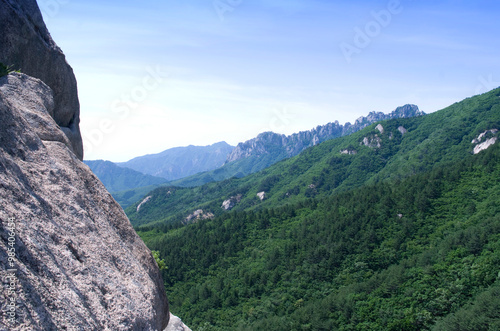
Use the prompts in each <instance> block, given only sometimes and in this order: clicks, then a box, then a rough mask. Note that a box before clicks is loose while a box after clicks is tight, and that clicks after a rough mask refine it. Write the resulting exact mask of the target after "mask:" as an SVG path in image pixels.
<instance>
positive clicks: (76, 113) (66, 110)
mask: <svg viewBox="0 0 500 331" xmlns="http://www.w3.org/2000/svg"><path fill="white" fill-rule="evenodd" d="M0 45H1V46H0V62H2V63H4V64H5V65H9V66H10V65H13V68H14V69H21V71H22V72H23V73H25V74H27V75H29V76H32V77H35V78H39V79H40V80H42V81H43V82H44V83H45V84H47V85H48V86H49V87H50V88H51V89H52V91H53V92H54V107H53V108H52V109H50V110H49V114H50V116H52V118H53V119H54V120H55V122H56V123H57V124H58V125H59V126H60V127H61V129H62V131H63V132H64V133H65V134H66V136H67V137H68V139H69V141H70V142H71V148H72V150H73V151H74V153H75V154H76V155H77V157H78V158H79V159H80V160H82V159H83V145H82V137H81V134H80V128H79V123H80V104H79V101H78V93H77V83H76V79H75V75H74V74H73V70H72V69H71V67H70V66H69V65H68V63H67V62H66V59H65V56H64V54H63V53H62V51H61V49H60V48H59V47H57V45H56V44H55V42H54V41H53V40H52V38H51V36H50V33H49V32H48V30H47V27H46V26H45V23H44V22H43V19H42V14H41V13H40V10H39V8H38V5H37V3H36V1H35V0H0Z"/></svg>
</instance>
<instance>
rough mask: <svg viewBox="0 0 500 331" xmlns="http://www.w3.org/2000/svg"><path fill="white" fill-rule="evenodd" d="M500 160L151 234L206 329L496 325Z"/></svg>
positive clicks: (186, 309)
mask: <svg viewBox="0 0 500 331" xmlns="http://www.w3.org/2000/svg"><path fill="white" fill-rule="evenodd" d="M499 160H500V145H499V144H496V145H493V146H492V147H490V148H488V149H487V150H486V151H482V152H480V153H479V154H477V155H472V154H470V153H469V154H467V155H465V156H464V157H463V158H462V160H460V161H457V162H454V163H453V164H452V166H450V165H449V164H448V165H445V164H443V165H441V166H437V167H434V168H433V169H432V170H430V171H426V172H422V173H420V174H416V175H413V176H410V177H408V178H405V179H402V180H396V181H393V182H379V183H376V184H370V185H364V186H362V187H360V188H357V189H352V190H349V191H346V192H343V193H339V194H335V195H333V196H330V197H323V198H316V199H306V200H303V201H301V202H296V203H293V204H287V205H285V206H282V207H276V208H265V209H264V208H263V209H261V210H259V211H254V210H247V211H233V212H229V213H224V214H222V215H221V216H219V217H216V218H214V219H213V220H205V221H199V222H198V223H195V224H191V225H189V226H184V227H180V228H175V227H172V228H171V229H169V230H168V231H166V232H165V233H162V232H161V231H159V230H158V229H152V230H150V231H148V232H139V234H140V235H141V237H142V238H143V239H144V240H145V242H146V243H147V245H148V246H149V247H150V248H151V249H153V250H158V251H160V255H161V257H162V258H163V259H164V260H165V262H166V264H167V266H168V269H167V270H165V271H164V274H163V277H164V280H165V283H166V285H167V288H168V289H169V298H170V301H171V306H172V311H173V312H174V313H177V314H181V315H182V316H183V319H184V320H185V321H186V323H188V324H189V325H191V326H192V327H194V329H203V330H337V329H338V330H430V329H433V330H495V329H496V328H498V327H499V326H500V316H499V315H498V311H499V307H500V296H499V295H498V294H499V292H500V280H499V274H498V272H499V270H500V205H499V204H498V201H500V163H499V162H498V161H499Z"/></svg>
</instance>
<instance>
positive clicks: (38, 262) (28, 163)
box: [0, 74, 169, 330]
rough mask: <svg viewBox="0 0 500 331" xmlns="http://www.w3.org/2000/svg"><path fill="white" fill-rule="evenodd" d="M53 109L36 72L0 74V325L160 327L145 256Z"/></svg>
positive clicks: (155, 288) (164, 307)
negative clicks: (31, 73) (75, 148)
mask: <svg viewBox="0 0 500 331" xmlns="http://www.w3.org/2000/svg"><path fill="white" fill-rule="evenodd" d="M55 109H57V101H56V100H55V98H54V93H53V91H52V90H51V89H50V88H49V86H47V85H46V84H44V83H43V82H42V81H40V80H39V79H35V78H32V77H29V76H27V75H24V74H10V75H8V76H5V77H2V78H0V119H1V120H0V201H2V209H1V210H0V237H1V240H0V278H1V279H2V281H3V282H4V284H3V286H4V288H3V289H2V291H0V304H1V309H0V329H2V330H4V329H8V330H29V329H32V330H64V329H66V330H106V329H107V330H163V329H164V328H165V327H166V326H167V323H168V320H169V312H168V302H167V298H166V295H165V291H164V288H163V282H162V279H161V275H160V271H159V270H158V267H157V265H156V263H155V260H154V258H153V256H152V254H151V252H150V251H149V250H148V249H147V247H146V246H145V245H144V243H143V242H142V241H141V239H140V238H139V237H138V236H137V234H136V233H135V232H134V230H133V228H132V226H131V225H130V222H129V221H128V219H127V217H126V216H125V214H124V212H123V210H122V209H121V208H120V206H119V205H118V204H117V203H116V202H115V201H114V200H113V198H112V197H111V195H110V194H109V193H108V192H107V191H106V189H105V188H104V186H103V185H102V183H101V182H100V181H99V180H98V179H97V178H96V177H95V176H94V175H93V174H92V172H91V171H90V169H89V168H88V167H87V166H86V165H84V164H83V163H82V162H80V160H78V158H77V157H76V156H75V154H74V153H73V152H72V151H71V148H70V146H73V144H72V143H71V142H70V140H69V139H68V138H67V135H65V134H64V133H63V131H62V130H61V129H60V127H59V125H58V124H57V123H56V122H55V121H54V120H53V118H52V115H53V113H54V110H55ZM9 243H10V244H9ZM9 249H10V250H9ZM9 254H10V256H9ZM9 257H10V261H9ZM9 304H10V306H8V305H9ZM8 313H9V314H8ZM12 314H13V316H12ZM11 317H12V318H11Z"/></svg>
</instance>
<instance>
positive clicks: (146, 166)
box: [116, 141, 234, 181]
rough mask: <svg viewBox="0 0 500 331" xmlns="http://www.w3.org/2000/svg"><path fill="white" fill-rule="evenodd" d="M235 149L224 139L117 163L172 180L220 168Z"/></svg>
mask: <svg viewBox="0 0 500 331" xmlns="http://www.w3.org/2000/svg"><path fill="white" fill-rule="evenodd" d="M233 149H234V147H233V146H231V145H229V144H228V143H226V142H224V141H223V142H218V143H215V144H213V145H209V146H193V145H190V146H187V147H175V148H171V149H167V150H165V151H163V152H161V153H158V154H150V155H144V156H139V157H136V158H133V159H132V160H130V161H127V162H121V163H116V164H117V165H118V166H120V167H125V168H130V169H133V170H136V171H139V172H142V173H144V174H147V175H152V176H156V177H162V178H165V179H166V180H169V181H171V180H176V179H179V178H183V177H187V176H191V175H194V174H196V173H199V172H203V171H209V170H213V169H217V168H219V167H220V166H222V165H223V164H224V162H225V161H226V159H227V155H228V154H229V153H230V152H231V151H232V150H233Z"/></svg>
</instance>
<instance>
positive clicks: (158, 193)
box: [126, 89, 500, 230]
mask: <svg viewBox="0 0 500 331" xmlns="http://www.w3.org/2000/svg"><path fill="white" fill-rule="evenodd" d="M499 96H500V89H496V90H493V91H491V92H489V93H486V94H484V95H480V96H476V97H473V98H470V99H466V100H464V101H462V102H459V103H456V104H454V105H452V106H450V107H448V108H446V109H443V110H441V111H438V112H435V113H432V114H429V115H425V116H421V117H415V118H401V119H394V120H390V121H385V122H382V123H381V124H382V126H383V128H384V130H383V132H380V131H378V130H377V129H376V125H375V124H374V125H372V126H369V127H367V128H365V129H364V130H361V131H359V132H356V133H354V134H352V135H349V136H345V137H342V138H338V139H333V140H329V141H326V142H323V143H321V144H319V145H317V146H314V147H311V148H309V149H306V150H305V151H303V152H302V153H301V154H299V155H298V156H296V157H294V158H291V159H286V160H283V161H281V162H278V163H276V164H274V165H273V166H271V167H269V168H267V169H265V170H263V171H260V172H258V173H255V174H253V175H249V176H246V177H243V178H233V179H229V180H224V181H221V182H217V183H210V184H206V185H203V186H200V187H194V188H176V187H163V188H159V189H157V190H155V191H152V192H150V193H149V194H148V196H151V197H152V198H151V199H150V200H149V201H148V203H147V204H144V205H143V206H141V209H140V211H139V212H138V211H137V205H138V204H139V202H140V201H139V202H137V203H136V204H135V205H133V206H131V207H129V208H128V209H127V210H126V212H127V215H128V216H129V218H130V220H131V222H132V224H133V225H134V226H140V225H145V224H151V223H156V224H159V225H160V226H161V227H164V228H166V227H169V224H171V223H175V222H178V221H180V220H183V219H185V218H186V217H187V216H188V215H189V214H191V213H192V212H194V211H195V210H198V209H203V210H204V211H206V212H211V213H213V214H215V215H219V214H220V213H222V210H221V204H222V202H223V201H224V200H226V199H229V198H230V197H232V196H236V195H241V201H240V203H238V204H237V205H236V206H235V207H234V209H235V210H240V211H243V210H259V209H266V208H275V207H277V206H284V205H287V204H288V205H290V204H292V205H293V204H295V203H298V202H300V201H303V200H304V199H307V198H315V199H323V198H326V197H329V196H331V195H332V194H336V193H339V192H345V191H348V190H351V189H353V188H357V187H360V186H362V185H365V184H375V183H378V182H383V181H390V182H391V181H394V180H400V179H403V178H406V177H408V176H411V175H414V174H418V173H422V172H426V171H430V170H432V169H433V168H434V167H439V166H443V165H444V164H450V163H453V162H458V161H460V160H461V159H462V158H463V157H464V156H465V155H468V154H470V153H471V152H472V150H473V148H474V146H475V145H474V144H472V143H471V141H472V140H473V139H474V138H476V137H477V136H478V135H479V134H481V133H482V132H484V131H486V130H490V129H493V128H500V98H499ZM403 128H404V130H403ZM377 142H378V144H379V145H380V146H377ZM366 144H368V145H369V146H366ZM346 151H351V152H353V153H351V154H349V153H348V154H345V152H346ZM343 152H344V153H343ZM354 153H355V154H354ZM261 191H265V192H266V199H265V200H264V201H261V200H260V199H259V198H258V197H257V193H258V192H261ZM168 192H170V193H168ZM141 200H142V199H141ZM160 230H164V229H160Z"/></svg>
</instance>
